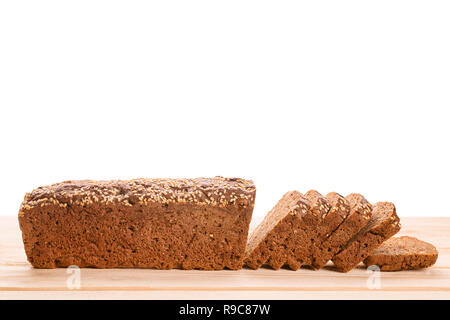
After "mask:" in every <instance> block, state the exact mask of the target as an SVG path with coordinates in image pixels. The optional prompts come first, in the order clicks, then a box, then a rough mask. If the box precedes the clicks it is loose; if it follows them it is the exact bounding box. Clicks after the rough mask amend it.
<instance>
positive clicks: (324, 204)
mask: <svg viewBox="0 0 450 320" xmlns="http://www.w3.org/2000/svg"><path fill="white" fill-rule="evenodd" d="M305 196H306V197H307V198H308V200H309V201H310V202H311V203H316V204H317V205H318V206H319V207H318V209H319V213H320V215H321V217H322V222H321V223H320V224H319V225H318V226H317V228H316V232H317V235H316V237H315V238H313V239H312V240H313V241H312V243H311V250H310V255H309V257H307V258H305V259H303V261H304V264H305V265H308V266H311V267H313V268H314V266H313V264H314V253H317V252H321V251H323V243H324V241H325V240H326V239H327V238H328V237H329V236H330V234H331V233H333V232H334V231H335V230H336V228H337V227H338V226H339V225H340V224H341V223H342V221H343V220H344V218H345V216H346V215H347V212H344V211H343V210H341V208H338V207H336V205H337V203H336V202H335V199H334V198H333V197H324V196H322V195H321V194H320V193H319V192H317V191H315V190H310V191H308V192H307V193H306V194H305Z"/></svg>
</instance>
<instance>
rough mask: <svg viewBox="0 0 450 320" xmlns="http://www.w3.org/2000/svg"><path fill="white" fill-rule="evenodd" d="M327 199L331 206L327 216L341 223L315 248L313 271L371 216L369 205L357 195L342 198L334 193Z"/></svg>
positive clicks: (325, 261) (321, 265) (340, 247)
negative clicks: (334, 216) (335, 218)
mask: <svg viewBox="0 0 450 320" xmlns="http://www.w3.org/2000/svg"><path fill="white" fill-rule="evenodd" d="M327 198H328V200H329V202H330V204H331V210H330V214H329V215H331V214H334V215H336V216H338V217H339V219H340V221H341V223H340V224H339V225H338V227H337V228H336V230H335V231H333V232H332V233H331V234H330V235H329V236H328V237H327V238H326V239H325V240H324V241H323V242H322V243H321V245H320V246H318V247H317V248H315V250H314V252H313V264H312V266H313V267H314V268H315V269H320V268H322V267H323V266H325V265H326V264H327V262H328V261H329V260H330V259H331V258H333V256H334V255H335V254H336V253H338V252H339V251H340V250H342V248H343V247H344V246H345V245H346V244H347V242H348V241H349V240H350V239H351V238H352V237H353V236H354V235H355V234H356V233H357V232H359V231H360V230H361V229H362V228H363V227H364V226H365V225H366V224H367V223H368V222H369V220H370V217H371V216H372V206H371V204H370V203H369V202H368V201H367V200H366V198H364V197H363V196H362V195H360V194H358V193H352V194H349V195H348V196H346V197H345V198H344V197H342V196H341V195H339V194H337V193H335V192H330V193H329V194H327Z"/></svg>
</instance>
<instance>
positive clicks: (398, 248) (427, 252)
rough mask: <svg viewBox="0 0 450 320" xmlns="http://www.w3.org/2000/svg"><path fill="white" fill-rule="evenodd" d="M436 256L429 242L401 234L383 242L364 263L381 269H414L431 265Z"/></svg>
mask: <svg viewBox="0 0 450 320" xmlns="http://www.w3.org/2000/svg"><path fill="white" fill-rule="evenodd" d="M437 258H438V251H437V250H436V248H435V247H434V246H433V245H432V244H431V243H428V242H425V241H421V240H419V239H417V238H413V237H407V236H403V237H395V238H391V239H389V240H387V241H386V242H384V243H383V244H382V245H381V246H380V247H378V248H377V249H375V250H374V251H373V252H372V253H371V254H370V256H369V257H367V258H366V259H365V260H364V264H365V265H366V266H371V265H377V266H379V267H380V269H381V270H382V271H400V270H415V269H422V268H428V267H430V266H432V265H433V264H435V263H436V260H437Z"/></svg>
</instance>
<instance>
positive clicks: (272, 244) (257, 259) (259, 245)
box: [244, 191, 321, 270]
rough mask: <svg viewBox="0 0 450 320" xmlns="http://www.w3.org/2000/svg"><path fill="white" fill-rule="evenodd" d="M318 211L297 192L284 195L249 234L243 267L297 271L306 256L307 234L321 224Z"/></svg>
mask: <svg viewBox="0 0 450 320" xmlns="http://www.w3.org/2000/svg"><path fill="white" fill-rule="evenodd" d="M319 208H320V205H319ZM319 208H317V205H311V203H310V201H309V200H308V198H307V197H305V196H304V195H302V194H301V193H300V192H298V191H290V192H288V193H286V194H285V195H284V196H283V197H282V198H281V199H280V200H279V201H278V203H277V204H276V205H275V207H273V209H272V210H270V211H269V213H268V214H267V215H266V216H265V217H264V220H263V221H262V222H261V223H260V224H259V225H258V226H257V227H256V228H255V230H254V231H253V232H252V233H251V234H250V237H249V240H248V243H247V249H246V253H245V258H244V263H245V265H246V266H247V267H249V268H252V269H257V268H259V267H261V266H262V265H263V264H267V265H269V266H270V267H271V268H273V269H275V270H277V269H280V268H281V267H282V266H283V265H286V266H287V267H289V268H291V269H293V270H297V269H298V268H300V267H301V266H302V264H303V260H302V259H303V258H305V257H309V255H310V248H311V234H313V233H314V230H315V229H316V226H317V225H318V224H319V223H320V222H321V216H320V215H319V213H318V212H319V211H320V210H318V209H319Z"/></svg>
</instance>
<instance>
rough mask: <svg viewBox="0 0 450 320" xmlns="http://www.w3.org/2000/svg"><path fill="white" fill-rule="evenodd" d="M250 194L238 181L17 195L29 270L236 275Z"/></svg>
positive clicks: (110, 184) (60, 188)
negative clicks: (217, 272) (20, 200)
mask: <svg viewBox="0 0 450 320" xmlns="http://www.w3.org/2000/svg"><path fill="white" fill-rule="evenodd" d="M255 193H256V189H255V186H254V185H253V182H252V181H249V180H242V179H238V178H222V177H216V178H198V179H135V180H129V181H120V180H116V181H90V180H83V181H66V182H63V183H58V184H54V185H51V186H48V187H40V188H38V189H35V190H34V191H32V192H31V193H29V194H27V195H26V196H25V199H24V201H23V203H22V205H21V207H20V211H19V223H20V228H21V230H22V236H23V241H24V245H25V251H26V254H27V257H28V260H29V261H30V263H31V264H32V265H33V266H34V267H36V268H55V267H67V266H69V265H77V266H79V267H96V268H128V267H139V268H157V269H170V268H181V269H202V270H213V269H224V268H229V269H239V268H241V267H242V263H243V258H244V252H245V245H246V241H247V233H248V226H249V223H250V219H251V216H252V212H253V206H254V199H255Z"/></svg>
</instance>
